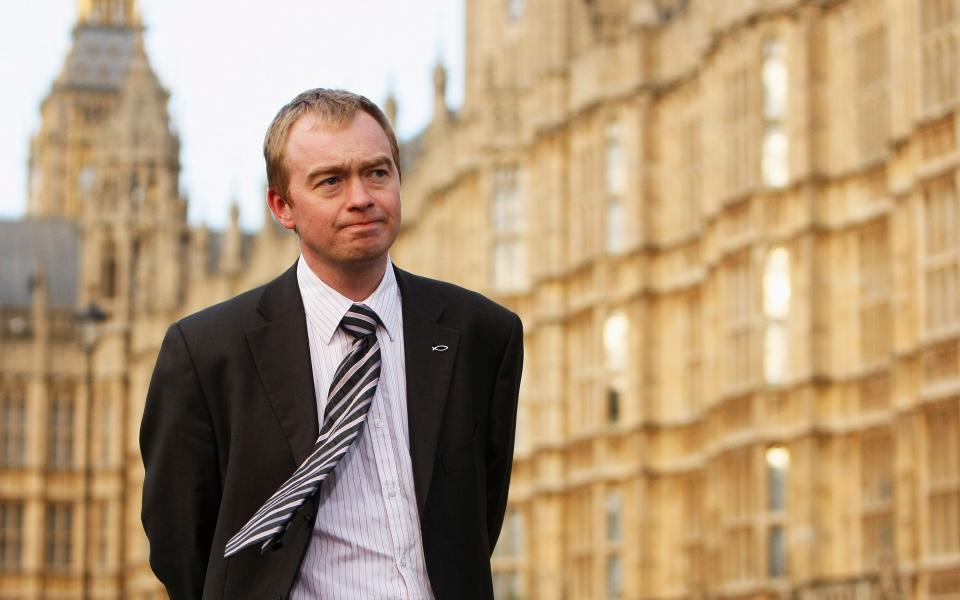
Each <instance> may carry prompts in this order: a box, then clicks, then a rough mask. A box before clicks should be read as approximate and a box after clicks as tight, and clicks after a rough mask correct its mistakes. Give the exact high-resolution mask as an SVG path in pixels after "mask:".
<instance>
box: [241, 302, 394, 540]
mask: <svg viewBox="0 0 960 600" xmlns="http://www.w3.org/2000/svg"><path fill="white" fill-rule="evenodd" d="M378 323H380V318H379V317H377V313H375V312H373V311H372V310H371V309H369V308H367V307H366V306H364V305H362V304H354V305H353V306H351V307H350V309H349V310H348V311H347V314H346V315H345V316H344V317H343V320H342V321H340V328H341V329H343V330H344V331H346V332H347V333H349V334H350V335H352V336H353V345H352V346H351V347H350V351H349V352H348V353H347V356H346V357H345V358H344V359H343V361H342V362H341V363H340V366H339V367H337V371H336V373H334V375H333V382H332V383H331V384H330V391H329V392H328V393H327V406H326V411H325V412H326V415H325V417H324V419H323V427H322V428H321V429H320V436H319V437H318V438H317V442H316V443H315V444H314V446H313V451H312V452H311V453H310V456H308V457H307V459H306V460H305V461H303V464H301V465H300V466H299V467H298V468H297V470H296V471H294V473H293V475H291V476H290V478H289V479H287V481H286V482H285V483H284V484H283V485H281V486H280V489H278V490H277V491H276V492H274V494H273V495H272V496H270V498H269V499H268V500H267V501H266V502H265V503H264V504H263V506H261V507H260V509H259V510H258V511H257V512H256V513H255V514H254V515H253V517H251V518H250V520H249V521H248V522H247V524H246V525H244V526H243V528H242V529H240V531H238V532H237V533H236V534H235V535H234V536H233V537H232V538H230V541H228V542H227V546H226V548H225V550H224V555H223V556H224V558H227V557H230V556H233V555H234V554H236V553H237V552H240V551H241V550H243V549H244V548H246V547H248V546H252V545H254V544H258V543H259V544H260V553H261V554H263V553H264V552H266V551H267V550H268V549H269V548H270V547H271V546H273V545H274V544H276V543H278V542H279V540H280V538H281V537H282V536H283V532H284V531H285V530H286V529H287V527H288V526H289V525H290V521H291V520H292V519H293V515H294V513H296V512H297V510H298V509H299V508H300V507H301V506H302V505H303V503H304V502H305V501H306V500H307V498H309V497H311V496H313V494H315V493H316V492H317V490H318V489H319V488H320V483H321V482H322V481H323V480H324V479H326V477H327V475H329V474H330V473H331V472H332V471H333V469H334V468H335V467H336V466H337V463H338V462H340V459H341V458H343V456H344V455H345V454H346V453H347V451H348V450H349V449H350V446H351V445H352V444H353V442H354V440H356V439H357V438H358V437H360V432H361V431H362V429H363V424H364V422H365V421H366V419H367V413H368V412H369V410H370V405H371V404H372V403H373V395H374V393H375V392H376V390H377V382H378V381H380V343H379V342H378V341H377V335H376V331H377V324H378Z"/></svg>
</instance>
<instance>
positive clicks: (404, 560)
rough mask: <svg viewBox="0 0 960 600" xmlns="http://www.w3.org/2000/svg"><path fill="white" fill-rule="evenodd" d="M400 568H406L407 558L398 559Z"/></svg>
mask: <svg viewBox="0 0 960 600" xmlns="http://www.w3.org/2000/svg"><path fill="white" fill-rule="evenodd" d="M400 566H401V567H405V566H407V556H406V555H404V556H403V558H401V559H400Z"/></svg>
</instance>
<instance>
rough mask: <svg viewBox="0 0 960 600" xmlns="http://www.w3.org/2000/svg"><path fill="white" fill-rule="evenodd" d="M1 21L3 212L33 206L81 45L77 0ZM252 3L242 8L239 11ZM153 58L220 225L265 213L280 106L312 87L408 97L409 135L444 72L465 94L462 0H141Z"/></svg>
mask: <svg viewBox="0 0 960 600" xmlns="http://www.w3.org/2000/svg"><path fill="white" fill-rule="evenodd" d="M4 4H5V6H4V13H3V18H2V19H0V87H2V88H3V91H0V219H11V218H17V217H20V216H22V215H23V214H24V212H25V210H26V194H27V192H26V181H27V158H28V153H29V143H30V137H31V136H32V135H33V133H34V132H36V130H37V128H38V126H39V107H40V102H41V101H42V100H43V98H44V97H45V96H46V95H47V93H48V92H49V91H50V86H51V84H52V82H53V80H54V78H55V77H56V76H57V74H58V73H59V71H60V68H61V66H62V65H63V61H64V59H65V57H66V55H67V51H68V49H69V47H70V41H71V37H70V36H71V29H72V27H73V23H74V20H75V17H76V0H30V1H29V2H13V1H8V2H4ZM238 6H242V7H243V10H237V7H238ZM140 12H141V15H142V18H143V23H144V25H145V26H146V32H145V40H146V46H147V53H148V56H149V57H150V61H151V64H152V65H153V68H154V71H156V73H157V75H158V76H159V78H160V81H161V83H162V84H163V85H164V87H166V88H167V90H168V91H169V92H170V94H171V96H170V103H169V110H170V115H171V121H172V124H173V127H174V129H175V130H176V131H177V132H178V134H179V136H180V141H181V151H180V160H181V165H182V167H181V168H182V170H181V175H180V183H181V193H182V194H183V195H184V196H186V197H187V198H188V199H189V202H190V211H189V219H190V222H191V223H192V224H194V225H198V224H200V223H206V224H208V225H210V226H213V227H216V228H221V227H223V226H224V224H225V223H226V221H227V218H228V213H229V205H230V203H231V202H232V201H234V200H236V201H237V202H238V203H239V204H240V214H241V225H242V226H243V227H244V228H245V229H257V228H259V226H260V224H261V222H262V219H263V208H262V206H263V194H264V185H265V181H266V177H265V175H264V167H263V156H262V154H261V145H262V142H263V134H264V132H265V131H266V128H267V125H269V123H270V120H271V119H272V118H273V116H274V114H276V112H277V110H279V108H280V107H281V106H282V105H283V104H285V103H286V102H287V101H288V100H290V99H291V98H293V96H295V95H296V94H298V93H299V92H301V91H303V90H304V89H307V88H311V87H342V88H346V89H349V90H351V91H355V92H358V93H361V94H364V95H365V96H368V97H369V98H370V99H372V100H374V101H375V102H377V103H379V104H381V105H382V102H383V100H384V99H385V98H386V97H387V94H388V92H390V91H392V92H393V93H394V95H395V96H396V97H397V99H398V105H399V109H398V117H397V121H398V123H397V131H398V135H399V136H400V138H401V140H402V139H405V138H409V137H411V136H413V135H414V134H416V133H417V132H418V131H419V130H421V129H422V128H423V127H425V126H426V124H427V123H428V122H429V120H430V117H431V115H432V112H433V68H434V65H436V63H437V61H438V60H442V62H443V63H444V65H446V67H447V70H448V78H447V81H448V83H447V104H448V105H450V106H451V107H452V108H456V107H457V106H459V105H460V104H461V103H462V99H463V38H464V26H463V21H464V19H463V1H462V0H403V1H398V0H351V1H350V2H344V1H343V0H272V1H271V2H236V1H228V0H203V1H201V2H197V1H196V0H140Z"/></svg>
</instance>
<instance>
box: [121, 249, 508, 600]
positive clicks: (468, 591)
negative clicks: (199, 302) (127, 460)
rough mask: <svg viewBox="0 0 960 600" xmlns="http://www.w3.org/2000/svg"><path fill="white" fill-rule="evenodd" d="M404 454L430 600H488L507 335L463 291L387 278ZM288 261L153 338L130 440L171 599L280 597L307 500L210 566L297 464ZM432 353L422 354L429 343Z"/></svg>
mask: <svg viewBox="0 0 960 600" xmlns="http://www.w3.org/2000/svg"><path fill="white" fill-rule="evenodd" d="M396 274H397V283H398V285H399V288H400V293H401V297H402V299H403V335H404V353H405V360H406V369H407V373H406V377H407V407H408V414H409V425H410V455H411V457H412V462H413V479H414V487H415V489H416V496H417V507H418V509H419V511H420V523H421V531H422V536H423V547H424V553H425V555H426V564H427V572H428V574H429V577H430V583H431V585H432V587H433V590H434V593H435V594H436V597H437V598H438V599H441V600H442V599H446V598H456V599H460V598H491V597H492V596H493V592H492V584H491V575H490V554H491V552H492V551H493V547H494V545H495V543H496V541H497V536H498V534H499V532H500V527H501V524H502V523H503V516H504V511H505V507H506V502H507V487H508V485H509V481H510V465H511V461H512V458H513V439H514V428H515V422H516V407H517V393H518V387H519V384H520V371H521V366H522V362H523V331H522V326H521V323H520V320H519V319H518V318H517V316H516V315H515V314H513V313H511V312H510V311H508V310H506V309H504V308H502V307H500V306H498V305H497V304H494V303H493V302H491V301H490V300H487V299H486V298H484V297H483V296H480V295H479V294H476V293H473V292H470V291H467V290H464V289H462V288H458V287H456V286H453V285H450V284H447V283H442V282H439V281H434V280H431V279H426V278H423V277H418V276H416V275H412V274H410V273H406V272H404V271H402V270H400V269H396ZM305 323H306V322H305V316H304V310H303V301H302V299H301V297H300V290H299V287H298V285H297V277H296V266H294V267H292V268H290V269H289V270H287V272H286V273H284V274H283V275H281V276H280V277H278V278H277V279H275V280H274V281H272V282H271V283H269V284H267V285H265V286H263V287H261V288H257V289H255V290H251V291H249V292H246V293H244V294H242V295H240V296H237V297H236V298H234V299H232V300H229V301H227V302H224V303H222V304H218V305H216V306H213V307H210V308H208V309H206V310H203V311H201V312H199V313H197V314H194V315H192V316H189V317H186V318H184V319H183V320H181V321H179V322H177V323H175V324H173V325H172V326H171V327H170V328H169V330H168V331H167V335H166V337H165V338H164V340H163V345H162V346H161V348H160V355H159V357H158V358H157V365H156V369H155V370H154V373H153V379H152V380H151V382H150V388H149V391H148V393H147V399H146V406H145V409H144V414H143V422H142V424H141V431H140V447H141V450H142V453H143V462H144V467H145V476H144V485H143V513H142V518H143V526H144V529H145V530H146V533H147V537H148V538H149V540H150V564H151V566H152V567H153V570H154V571H155V572H156V574H157V577H159V578H160V580H161V581H162V582H163V584H164V585H165V586H166V588H167V592H168V593H169V594H170V597H171V598H172V599H174V600H181V599H187V598H201V597H202V598H203V599H204V600H212V599H217V600H220V599H228V600H235V599H241V598H255V599H258V600H259V599H262V598H271V599H272V598H286V597H287V596H288V594H289V591H290V589H291V587H292V585H293V582H294V580H295V578H296V575H297V572H298V569H299V566H300V562H301V560H302V559H303V556H304V553H305V551H306V548H307V544H308V542H309V540H310V532H311V529H312V524H313V519H314V515H315V514H316V504H315V502H316V501H315V500H314V501H312V502H307V503H305V504H304V507H303V508H302V509H301V510H300V512H299V514H297V515H296V516H295V517H294V521H293V523H292V524H291V526H290V528H289V529H288V530H287V531H286V533H285V535H284V537H283V540H282V546H281V547H280V548H279V549H277V550H273V551H268V552H267V553H266V554H264V555H260V553H259V549H258V548H248V549H246V550H244V551H243V552H240V553H239V554H237V555H236V556H234V557H232V558H230V559H224V558H223V549H224V545H225V544H226V542H227V540H228V539H229V538H230V537H231V536H232V535H233V534H234V533H236V532H237V531H238V530H239V529H240V527H242V526H243V525H244V524H245V523H246V521H247V520H248V519H249V518H250V516H251V515H252V514H253V513H254V512H255V511H256V510H257V508H259V507H260V505H261V504H262V503H263V502H264V500H266V499H267V498H268V497H269V496H270V495H271V494H272V493H273V492H274V491H275V490H276V488H277V487H279V486H280V484H281V483H283V482H284V481H285V480H286V479H287V477H288V476H289V475H290V474H291V473H293V471H294V469H295V468H296V467H297V466H298V465H299V464H300V463H301V462H302V461H303V460H304V459H305V458H306V457H307V455H308V453H309V452H310V450H311V448H312V447H313V444H314V441H315V440H316V438H317V435H318V431H319V427H318V424H317V407H316V396H315V394H314V388H313V376H312V371H311V365H310V355H309V348H308V342H307V331H306V324H305ZM441 345H443V346H448V347H449V349H448V350H446V351H442V352H441V351H435V350H432V348H434V347H436V346H441Z"/></svg>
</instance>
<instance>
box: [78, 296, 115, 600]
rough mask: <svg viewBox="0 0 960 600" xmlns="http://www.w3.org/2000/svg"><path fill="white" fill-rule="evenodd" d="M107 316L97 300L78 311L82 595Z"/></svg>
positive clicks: (85, 593) (85, 588)
mask: <svg viewBox="0 0 960 600" xmlns="http://www.w3.org/2000/svg"><path fill="white" fill-rule="evenodd" d="M106 319H107V314H106V313H105V312H103V309H101V308H100V307H99V306H97V303H96V302H92V301H91V302H90V304H88V305H87V307H86V308H85V309H84V310H82V311H80V312H78V313H77V314H76V321H77V323H78V324H79V325H80V341H81V343H82V344H83V352H84V355H85V356H86V388H87V389H86V393H87V402H86V410H84V417H83V418H84V431H85V435H86V440H84V445H83V447H84V452H83V529H84V545H83V598H84V599H85V600H86V599H88V598H90V582H91V576H90V571H91V568H92V565H91V562H92V561H91V560H90V537H91V532H90V511H91V508H92V505H93V493H92V487H93V452H91V451H90V442H91V440H92V435H91V429H92V428H93V389H94V385H93V354H94V352H95V351H96V348H97V343H98V342H99V341H100V331H99V325H100V323H102V322H104V321H105V320H106Z"/></svg>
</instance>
